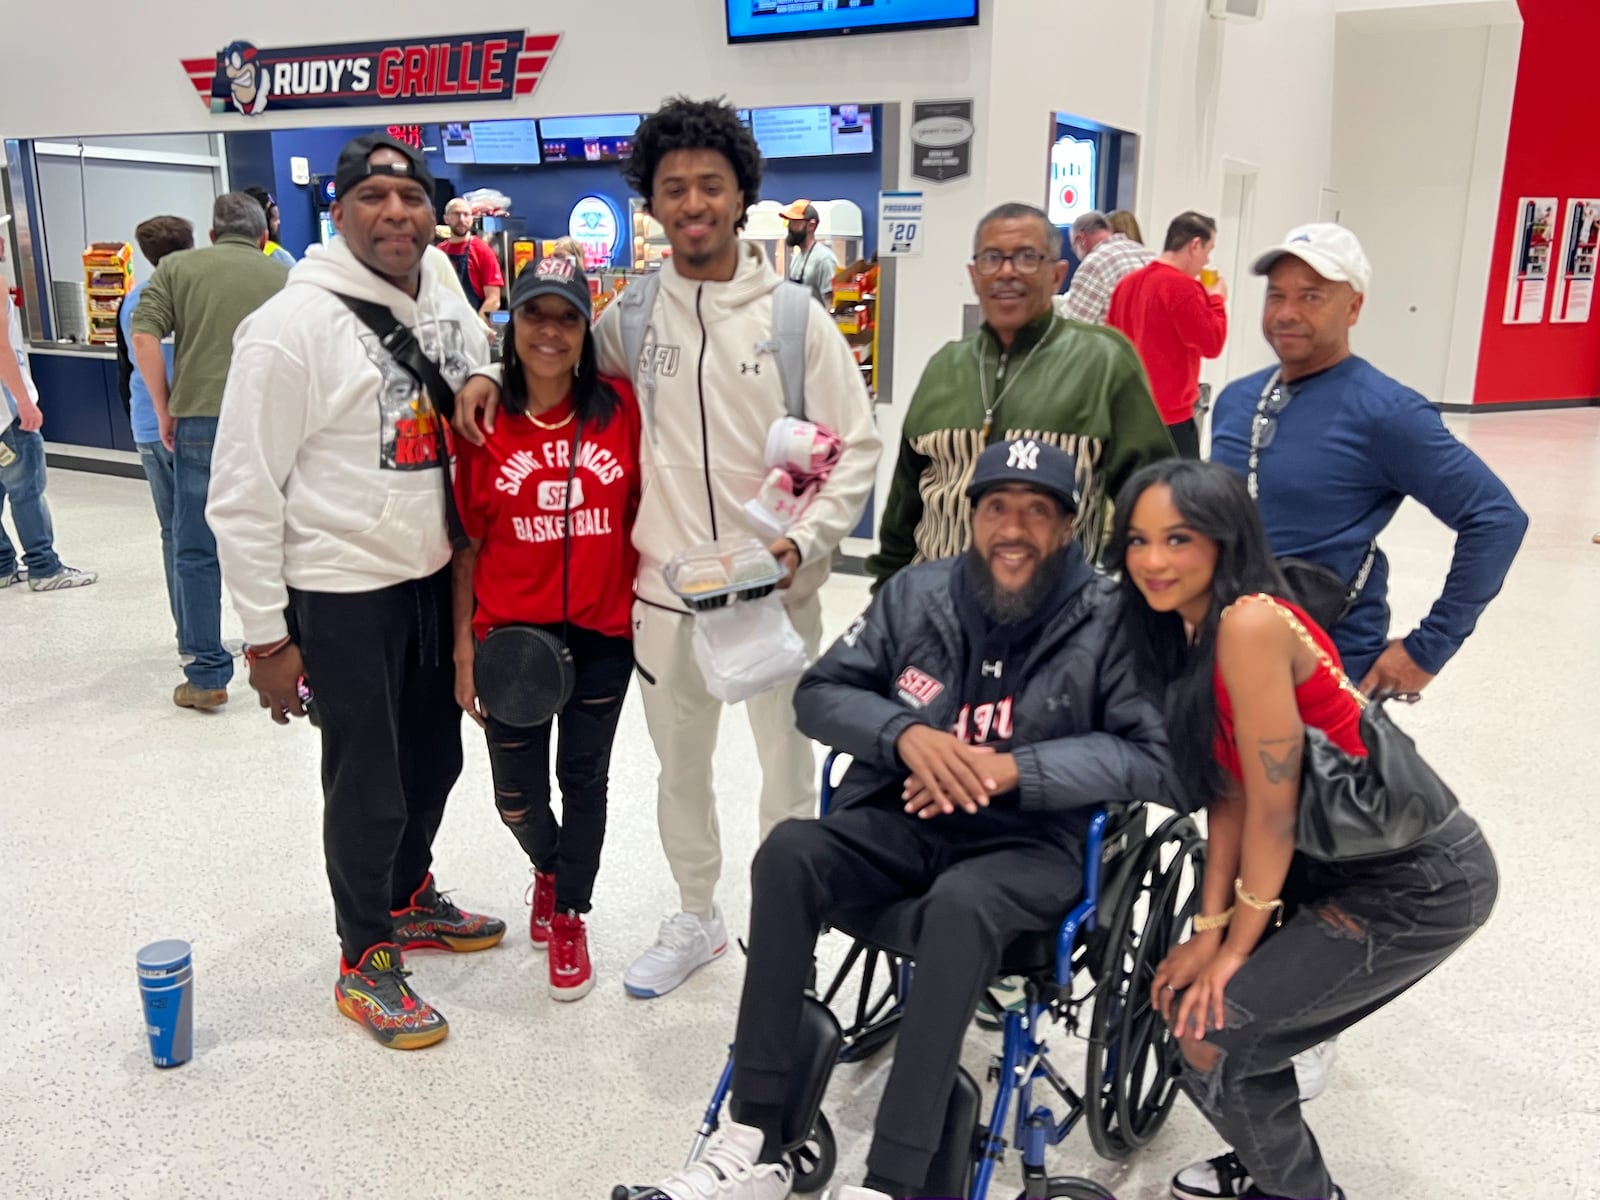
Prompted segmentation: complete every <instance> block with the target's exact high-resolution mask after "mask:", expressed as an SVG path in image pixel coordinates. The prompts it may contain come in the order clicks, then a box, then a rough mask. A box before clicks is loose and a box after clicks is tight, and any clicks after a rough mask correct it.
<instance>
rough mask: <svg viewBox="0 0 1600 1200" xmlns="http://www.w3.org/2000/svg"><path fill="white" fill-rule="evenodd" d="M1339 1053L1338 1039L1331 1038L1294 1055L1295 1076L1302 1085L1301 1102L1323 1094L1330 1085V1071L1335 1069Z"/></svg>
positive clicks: (1296, 1080)
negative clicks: (1335, 1061) (1334, 1062)
mask: <svg viewBox="0 0 1600 1200" xmlns="http://www.w3.org/2000/svg"><path fill="white" fill-rule="evenodd" d="M1338 1053H1339V1043H1338V1041H1337V1040H1335V1039H1334V1038H1329V1039H1328V1040H1327V1041H1325V1042H1321V1043H1319V1044H1318V1045H1315V1046H1313V1047H1311V1049H1309V1050H1302V1051H1301V1052H1300V1053H1299V1054H1296V1055H1295V1056H1294V1059H1293V1062H1294V1077H1295V1082H1297V1083H1298V1084H1299V1085H1300V1103H1302V1104H1304V1103H1305V1102H1306V1101H1307V1100H1315V1099H1316V1098H1317V1097H1318V1096H1320V1095H1322V1093H1323V1091H1324V1089H1326V1088H1327V1086H1328V1072H1329V1071H1331V1070H1332V1069H1333V1060H1334V1058H1335V1057H1337V1056H1338Z"/></svg>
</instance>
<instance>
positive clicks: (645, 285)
mask: <svg viewBox="0 0 1600 1200" xmlns="http://www.w3.org/2000/svg"><path fill="white" fill-rule="evenodd" d="M660 291H661V272H659V271H653V272H651V273H650V274H649V275H646V276H645V277H644V278H643V279H638V280H635V281H634V282H633V283H630V284H629V285H628V286H627V287H625V288H624V289H623V290H622V295H621V296H619V297H618V298H617V307H619V308H620V309H622V352H623V353H624V354H626V355H627V357H628V369H629V375H630V376H631V377H632V379H633V381H634V383H635V384H638V383H640V382H641V376H642V375H643V374H644V372H643V370H642V369H641V366H640V362H639V360H640V359H641V358H642V357H643V356H644V339H645V336H646V334H648V333H649V331H650V314H651V313H653V312H654V311H655V307H656V296H657V295H658V294H659V293H660Z"/></svg>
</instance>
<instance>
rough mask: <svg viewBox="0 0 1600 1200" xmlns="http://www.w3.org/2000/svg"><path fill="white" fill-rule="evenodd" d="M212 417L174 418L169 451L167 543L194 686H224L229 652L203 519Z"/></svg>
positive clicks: (213, 549) (213, 548)
mask: <svg viewBox="0 0 1600 1200" xmlns="http://www.w3.org/2000/svg"><path fill="white" fill-rule="evenodd" d="M216 440H217V419H216V418H215V417H179V418H178V432H177V437H176V443H177V448H176V451H175V453H174V454H173V462H172V466H173V470H172V478H173V502H172V548H173V568H174V574H175V575H176V576H177V578H178V631H179V637H180V638H181V642H180V645H179V648H180V649H181V650H182V651H183V653H185V654H190V655H193V656H194V661H193V662H191V663H190V664H189V665H188V666H186V667H184V669H183V673H184V674H185V675H186V676H188V679H189V682H190V683H191V684H193V685H194V686H195V687H197V688H205V689H208V690H210V689H215V688H224V687H227V686H228V681H229V680H231V679H232V678H233V657H232V656H231V655H230V654H229V653H228V651H227V648H226V647H224V646H223V644H222V567H221V565H220V564H219V563H218V562H217V539H216V538H214V537H212V536H211V526H209V525H207V524H206V496H207V494H208V493H209V492H210V490H211V446H212V443H214V442H215V441H216Z"/></svg>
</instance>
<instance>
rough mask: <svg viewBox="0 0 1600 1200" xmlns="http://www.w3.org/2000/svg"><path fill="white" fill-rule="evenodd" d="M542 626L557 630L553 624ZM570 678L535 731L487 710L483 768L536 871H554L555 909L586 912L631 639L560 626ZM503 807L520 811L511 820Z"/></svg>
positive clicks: (629, 675)
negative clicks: (557, 790)
mask: <svg viewBox="0 0 1600 1200" xmlns="http://www.w3.org/2000/svg"><path fill="white" fill-rule="evenodd" d="M542 628H544V629H546V630H548V631H549V632H551V633H553V634H555V635H557V636H558V637H559V636H560V635H561V632H562V629H561V626H559V625H546V626H542ZM566 642H567V649H569V650H570V651H572V666H573V669H574V674H575V676H576V681H575V682H574V684H573V688H572V698H571V699H570V700H568V701H567V706H566V707H565V708H563V709H562V710H561V712H560V713H559V714H558V715H557V716H556V717H555V718H554V719H553V720H551V721H546V722H545V723H544V724H543V725H539V726H536V727H535V728H533V729H519V728H517V727H515V726H512V725H504V724H501V723H500V722H499V721H496V720H495V719H494V714H493V713H490V714H489V728H488V735H489V768H490V770H491V771H492V772H493V773H494V802H495V806H496V807H497V808H498V809H499V810H500V817H501V819H502V820H504V821H505V823H506V826H507V828H509V829H510V830H511V832H512V834H513V835H514V836H515V837H516V839H517V843H518V844H519V845H520V846H521V847H522V849H523V850H524V851H525V852H526V853H527V855H528V861H529V862H531V863H532V864H533V865H534V866H535V867H536V868H538V869H539V870H541V871H547V872H554V874H555V877H556V908H557V910H558V911H560V912H579V913H586V912H588V911H589V907H590V900H591V899H592V898H593V895H594V880H595V876H596V875H597V874H599V871H600V850H601V847H602V846H603V845H604V844H605V840H606V794H607V788H608V785H609V783H610V776H611V744H612V742H613V741H614V740H615V739H616V736H617V721H618V720H619V719H620V718H621V716H622V701H623V698H624V697H626V696H627V694H628V681H629V680H630V679H631V678H632V676H633V641H632V639H630V638H621V637H607V636H605V635H604V634H601V633H595V632H593V631H591V630H588V629H580V628H578V627H577V626H572V627H570V628H569V629H568V630H567V631H566ZM552 724H554V725H558V726H559V728H560V734H559V735H558V741H557V743H556V783H557V784H559V785H560V787H561V820H560V821H559V822H558V821H557V820H556V814H555V812H554V811H553V810H552V809H551V807H550V726H551V725H552ZM508 813H521V814H522V815H521V816H520V817H518V818H517V819H516V820H512V819H511V818H510V817H509V816H507V814H508Z"/></svg>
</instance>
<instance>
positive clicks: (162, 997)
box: [137, 939, 194, 1067]
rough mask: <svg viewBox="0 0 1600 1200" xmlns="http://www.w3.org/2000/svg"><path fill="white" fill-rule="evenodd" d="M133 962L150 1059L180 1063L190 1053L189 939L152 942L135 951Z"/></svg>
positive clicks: (191, 986) (165, 1063)
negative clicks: (147, 1037) (135, 956)
mask: <svg viewBox="0 0 1600 1200" xmlns="http://www.w3.org/2000/svg"><path fill="white" fill-rule="evenodd" d="M137 962H138V972H139V995H140V999H141V1000H142V1001H143V1003H144V1024H145V1032H146V1033H147V1034H148V1035H149V1037H150V1059H151V1061H152V1062H154V1063H155V1065H156V1066H158V1067H176V1066H181V1065H182V1064H184V1063H186V1062H188V1061H189V1059H190V1058H192V1057H193V1056H194V963H193V959H192V956H191V953H190V949H189V943H188V942H183V941H178V940H175V939H174V940H171V941H164V942H154V943H152V944H151V945H149V946H146V947H145V948H144V949H143V950H141V951H139V954H138V957H137Z"/></svg>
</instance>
